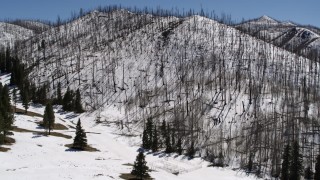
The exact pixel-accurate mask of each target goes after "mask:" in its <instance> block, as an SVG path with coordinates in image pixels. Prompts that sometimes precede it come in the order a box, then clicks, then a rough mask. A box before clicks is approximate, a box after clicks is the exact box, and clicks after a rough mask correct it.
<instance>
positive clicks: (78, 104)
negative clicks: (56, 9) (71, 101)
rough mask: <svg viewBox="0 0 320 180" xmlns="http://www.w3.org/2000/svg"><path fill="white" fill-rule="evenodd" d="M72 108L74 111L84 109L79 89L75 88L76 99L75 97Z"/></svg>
mask: <svg viewBox="0 0 320 180" xmlns="http://www.w3.org/2000/svg"><path fill="white" fill-rule="evenodd" d="M74 110H75V112H76V113H83V112H84V110H83V108H82V104H81V95H80V91H79V89H77V91H76V99H75V107H74Z"/></svg>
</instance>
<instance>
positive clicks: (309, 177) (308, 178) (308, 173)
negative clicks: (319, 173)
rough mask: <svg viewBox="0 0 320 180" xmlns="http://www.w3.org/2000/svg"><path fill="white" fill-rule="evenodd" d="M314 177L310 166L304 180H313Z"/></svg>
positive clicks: (305, 172)
mask: <svg viewBox="0 0 320 180" xmlns="http://www.w3.org/2000/svg"><path fill="white" fill-rule="evenodd" d="M312 176H313V172H312V170H311V168H310V166H308V167H307V168H306V169H305V171H304V179H305V180H311V179H313V178H312Z"/></svg>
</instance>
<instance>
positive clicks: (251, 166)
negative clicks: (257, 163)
mask: <svg viewBox="0 0 320 180" xmlns="http://www.w3.org/2000/svg"><path fill="white" fill-rule="evenodd" d="M252 159H253V153H250V155H249V162H248V166H247V170H248V172H251V171H252V168H253V160H252Z"/></svg>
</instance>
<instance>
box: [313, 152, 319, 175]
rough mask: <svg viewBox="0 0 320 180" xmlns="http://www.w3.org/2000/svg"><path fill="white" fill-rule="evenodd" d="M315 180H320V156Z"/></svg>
mask: <svg viewBox="0 0 320 180" xmlns="http://www.w3.org/2000/svg"><path fill="white" fill-rule="evenodd" d="M314 179H315V180H320V155H318V156H317V161H316V166H315V173H314Z"/></svg>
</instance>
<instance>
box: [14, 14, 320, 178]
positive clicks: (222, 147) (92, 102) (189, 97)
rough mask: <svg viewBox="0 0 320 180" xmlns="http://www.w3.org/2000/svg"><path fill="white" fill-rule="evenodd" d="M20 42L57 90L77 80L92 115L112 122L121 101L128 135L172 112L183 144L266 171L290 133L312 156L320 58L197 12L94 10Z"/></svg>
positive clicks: (39, 75)
mask: <svg viewBox="0 0 320 180" xmlns="http://www.w3.org/2000/svg"><path fill="white" fill-rule="evenodd" d="M261 21H263V22H265V21H267V22H271V23H278V22H276V21H273V20H272V19H270V18H267V17H262V18H260V22H261ZM17 48H18V57H19V58H20V59H21V60H22V61H23V62H24V63H25V64H26V65H27V67H28V70H29V71H30V74H29V79H30V80H31V81H32V82H34V83H35V84H36V85H37V86H38V87H39V86H42V85H47V86H48V88H49V96H50V97H56V92H57V84H58V83H59V82H60V83H61V85H62V89H63V92H65V91H66V89H67V88H68V87H69V88H71V89H74V90H76V89H78V88H79V89H80V92H81V96H82V98H83V101H82V102H83V105H84V107H85V109H86V110H88V111H89V112H90V113H91V114H90V116H91V120H93V119H95V118H100V120H101V121H102V122H108V121H110V117H109V113H110V112H113V111H114V110H115V109H116V110H117V111H118V112H119V113H120V114H121V116H117V117H116V118H114V119H113V120H114V121H116V122H117V123H118V124H119V128H120V131H121V133H123V134H126V135H130V136H141V134H142V131H143V128H144V124H145V121H146V119H149V118H151V119H152V121H153V122H154V123H155V124H156V125H160V123H161V122H162V121H166V122H168V124H169V126H170V128H171V129H172V132H171V134H172V136H174V137H175V138H176V139H178V138H181V139H182V141H183V148H184V151H185V152H187V151H188V149H190V148H192V147H194V148H195V151H196V154H195V156H196V157H200V156H201V157H204V158H206V159H207V160H210V161H213V162H215V161H216V160H217V159H219V158H220V159H221V158H222V161H223V164H227V165H229V166H231V167H236V168H239V167H240V168H243V169H245V168H246V167H247V164H248V162H250V161H253V164H254V168H253V169H254V172H256V173H257V174H258V175H260V176H264V175H267V176H268V175H272V176H278V175H279V173H280V164H281V157H282V150H283V148H284V145H285V143H286V142H291V141H293V140H301V141H300V142H304V144H302V143H301V145H302V146H303V145H306V146H307V145H308V146H307V147H306V148H305V150H304V152H303V153H304V155H305V156H304V163H305V164H306V165H307V164H309V162H314V161H315V156H314V154H316V152H317V148H316V147H315V144H316V143H318V138H319V137H318V135H319V134H312V133H314V132H312V133H311V132H310V131H311V127H313V128H314V127H318V124H319V123H318V120H317V119H318V118H317V117H318V113H319V108H318V107H320V102H319V101H318V99H320V98H319V97H320V94H319V92H320V91H319V88H320V84H319V83H318V80H319V70H320V69H319V68H320V65H319V63H318V62H317V61H311V60H309V59H306V58H303V57H299V56H297V55H296V54H292V53H290V52H289V51H286V50H283V48H280V47H277V46H274V45H272V44H270V43H267V42H265V41H262V40H259V39H256V38H254V37H252V36H250V35H247V34H245V33H243V32H240V31H238V30H236V29H235V28H234V27H230V26H227V25H224V24H220V23H218V22H216V21H214V20H212V19H208V18H205V17H201V16H198V15H193V16H190V17H185V18H177V17H173V16H159V15H151V14H136V13H132V12H128V11H126V10H116V11H111V12H98V11H93V12H92V13H89V14H87V15H86V16H83V17H81V18H79V19H77V20H74V21H72V22H70V23H67V24H64V25H61V26H60V27H56V28H52V29H50V30H48V31H46V32H44V33H42V34H38V35H35V36H33V37H32V38H30V39H28V40H26V41H23V42H22V43H21V44H20V45H19V46H18V47H17ZM88 123H89V124H90V123H93V124H94V122H92V121H90V120H88ZM91 126H93V125H91ZM91 126H90V125H89V126H87V127H91ZM101 128H102V127H101ZM102 129H103V128H102ZM102 129H101V131H100V130H99V132H101V133H102V131H105V129H104V130H102ZM106 136H107V135H106ZM99 138H100V137H99ZM101 138H103V137H101ZM89 139H90V138H89ZM92 139H95V138H92ZM302 140H303V141H302ZM309 144H310V145H309ZM105 145H106V144H104V145H101V146H105ZM138 145H139V143H138V142H137V144H135V146H138ZM101 148H102V147H101ZM219 154H221V155H222V156H220V157H219V156H218V155H219ZM209 157H212V158H211V159H210V158H209ZM155 164H156V163H154V164H153V165H154V166H156V167H159V166H163V165H161V163H159V164H160V165H159V164H158V165H155ZM172 166H175V165H172ZM202 170H203V169H201V170H199V171H202ZM195 172H196V171H195ZM160 179H161V178H160Z"/></svg>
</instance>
